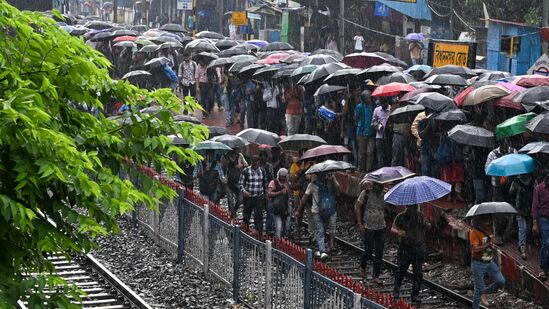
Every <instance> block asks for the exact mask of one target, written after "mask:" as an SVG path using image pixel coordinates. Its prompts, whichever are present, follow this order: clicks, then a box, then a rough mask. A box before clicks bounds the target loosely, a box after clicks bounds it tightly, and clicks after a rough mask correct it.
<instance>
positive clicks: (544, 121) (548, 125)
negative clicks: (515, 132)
mask: <svg viewBox="0 0 549 309" xmlns="http://www.w3.org/2000/svg"><path fill="white" fill-rule="evenodd" d="M526 128H527V129H528V130H530V131H532V132H535V133H541V134H549V113H548V114H541V115H538V116H536V117H534V118H533V119H531V120H530V122H528V124H527V125H526Z"/></svg>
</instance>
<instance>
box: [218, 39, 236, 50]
mask: <svg viewBox="0 0 549 309" xmlns="http://www.w3.org/2000/svg"><path fill="white" fill-rule="evenodd" d="M236 45H238V42H237V41H235V40H219V41H217V42H215V47H217V48H219V50H224V49H229V48H231V47H233V46H236Z"/></svg>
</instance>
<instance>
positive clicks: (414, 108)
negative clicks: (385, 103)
mask: <svg viewBox="0 0 549 309" xmlns="http://www.w3.org/2000/svg"><path fill="white" fill-rule="evenodd" d="M424 110H425V108H424V107H423V106H422V105H414V104H411V105H406V106H403V107H399V108H397V109H395V110H394V111H392V112H391V114H390V115H389V117H391V116H393V117H394V116H397V115H403V114H408V113H410V114H419V113H420V112H422V111H424Z"/></svg>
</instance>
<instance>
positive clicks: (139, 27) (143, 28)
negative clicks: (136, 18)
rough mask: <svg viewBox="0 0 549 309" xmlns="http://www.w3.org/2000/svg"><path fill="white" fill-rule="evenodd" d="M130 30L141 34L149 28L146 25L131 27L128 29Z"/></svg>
mask: <svg viewBox="0 0 549 309" xmlns="http://www.w3.org/2000/svg"><path fill="white" fill-rule="evenodd" d="M130 30H133V31H135V32H139V33H143V32H145V31H147V30H149V27H148V26H146V25H133V26H131V27H130Z"/></svg>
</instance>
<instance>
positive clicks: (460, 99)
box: [454, 86, 475, 107]
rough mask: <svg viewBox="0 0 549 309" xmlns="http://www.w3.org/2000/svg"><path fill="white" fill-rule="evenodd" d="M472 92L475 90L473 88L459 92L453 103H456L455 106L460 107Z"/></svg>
mask: <svg viewBox="0 0 549 309" xmlns="http://www.w3.org/2000/svg"><path fill="white" fill-rule="evenodd" d="M473 90H475V87H474V86H469V87H466V88H465V89H463V90H461V91H460V92H459V93H458V94H457V95H456V96H455V97H454V102H456V105H457V106H460V107H461V106H462V105H463V102H464V101H465V98H466V97H467V95H468V94H469V93H471V92H472V91H473Z"/></svg>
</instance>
